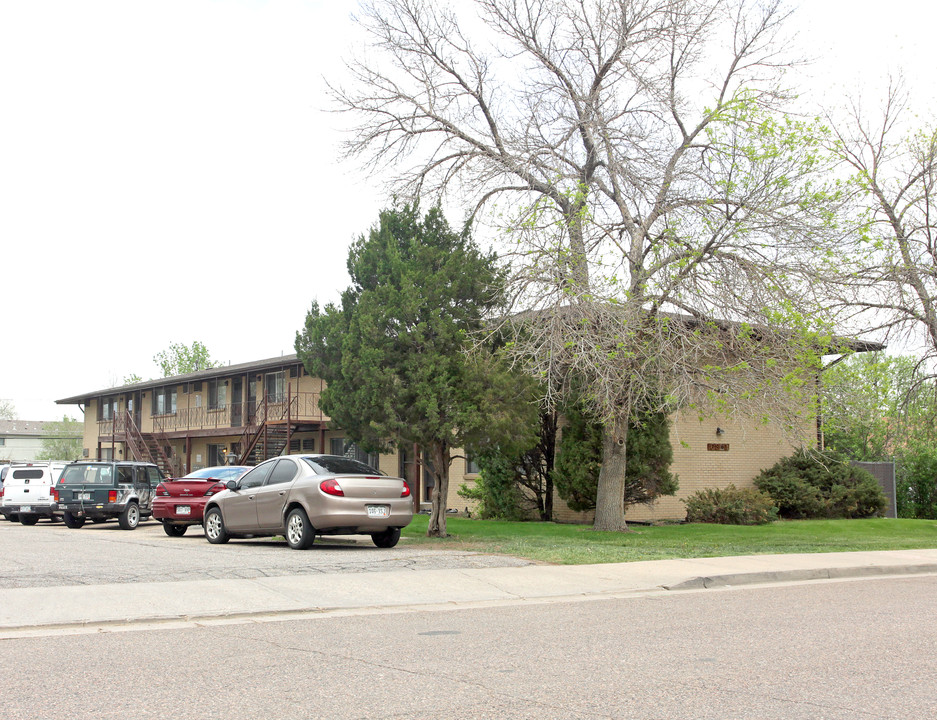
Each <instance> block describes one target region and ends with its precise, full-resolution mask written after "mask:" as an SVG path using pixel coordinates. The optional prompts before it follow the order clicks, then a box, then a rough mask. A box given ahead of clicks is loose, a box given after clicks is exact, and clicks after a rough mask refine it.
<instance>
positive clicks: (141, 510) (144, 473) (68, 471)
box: [55, 460, 163, 530]
mask: <svg viewBox="0 0 937 720" xmlns="http://www.w3.org/2000/svg"><path fill="white" fill-rule="evenodd" d="M162 480H163V473H162V472H160V469H159V468H158V467H156V465H153V464H152V463H142V462H119V461H108V460H100V461H90V462H89V461H80V462H74V463H71V464H70V465H68V467H66V468H65V472H63V473H62V477H61V479H60V480H59V482H58V484H57V485H56V486H55V499H56V502H57V503H58V508H59V510H61V511H62V519H63V520H64V521H65V524H66V525H67V526H68V527H70V528H80V527H81V526H82V525H84V524H85V520H89V519H90V520H92V521H94V522H104V521H106V520H109V519H111V518H117V521H118V522H119V523H120V526H121V528H123V529H124V530H133V529H134V528H135V527H136V526H137V525H138V524H139V522H140V520H141V518H143V519H145V518H147V517H149V516H150V515H151V514H152V512H153V509H152V508H153V493H154V492H155V490H156V486H157V485H159V484H160V482H162Z"/></svg>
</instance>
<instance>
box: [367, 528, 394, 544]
mask: <svg viewBox="0 0 937 720" xmlns="http://www.w3.org/2000/svg"><path fill="white" fill-rule="evenodd" d="M371 540H373V541H374V544H375V545H377V546H378V547H379V548H392V547H394V545H396V544H397V542H398V541H399V540H400V528H387V529H386V530H384V531H383V532H376V533H371Z"/></svg>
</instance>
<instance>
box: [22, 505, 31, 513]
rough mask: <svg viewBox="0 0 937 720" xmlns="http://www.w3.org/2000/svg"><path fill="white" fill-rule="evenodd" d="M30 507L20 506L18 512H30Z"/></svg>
mask: <svg viewBox="0 0 937 720" xmlns="http://www.w3.org/2000/svg"><path fill="white" fill-rule="evenodd" d="M32 509H33V506H32V505H20V512H32Z"/></svg>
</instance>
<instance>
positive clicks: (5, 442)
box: [0, 438, 7, 447]
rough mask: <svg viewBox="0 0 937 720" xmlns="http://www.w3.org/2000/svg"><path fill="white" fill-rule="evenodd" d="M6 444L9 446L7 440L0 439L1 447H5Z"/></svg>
mask: <svg viewBox="0 0 937 720" xmlns="http://www.w3.org/2000/svg"><path fill="white" fill-rule="evenodd" d="M6 444H7V439H6V438H0V447H3V446H4V445H6Z"/></svg>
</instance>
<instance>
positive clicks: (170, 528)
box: [163, 523, 189, 537]
mask: <svg viewBox="0 0 937 720" xmlns="http://www.w3.org/2000/svg"><path fill="white" fill-rule="evenodd" d="M188 529H189V526H188V525H173V524H172V523H163V532H165V533H166V534H167V535H168V536H169V537H182V536H183V535H185V531H186V530H188Z"/></svg>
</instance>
